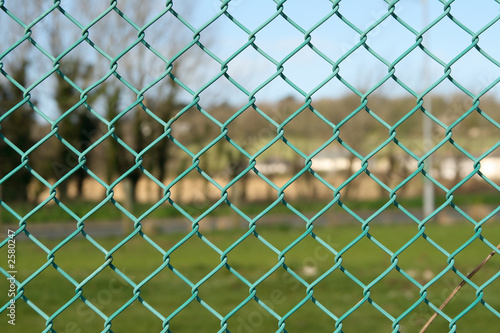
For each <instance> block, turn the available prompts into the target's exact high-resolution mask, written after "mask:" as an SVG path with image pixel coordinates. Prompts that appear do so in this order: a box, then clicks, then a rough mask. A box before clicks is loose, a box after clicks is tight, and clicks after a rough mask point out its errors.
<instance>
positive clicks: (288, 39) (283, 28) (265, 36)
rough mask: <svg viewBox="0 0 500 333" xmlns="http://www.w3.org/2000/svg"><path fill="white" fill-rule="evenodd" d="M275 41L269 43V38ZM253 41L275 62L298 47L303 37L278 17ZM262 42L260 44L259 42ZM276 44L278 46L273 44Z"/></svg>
mask: <svg viewBox="0 0 500 333" xmlns="http://www.w3.org/2000/svg"><path fill="white" fill-rule="evenodd" d="M285 13H286V9H285ZM271 36H272V38H273V39H274V40H275V41H273V42H270V38H269V37H271ZM256 38H257V40H256V41H255V42H256V43H257V44H258V45H259V47H261V48H262V50H263V51H264V52H266V53H267V54H268V55H269V56H271V57H272V58H273V59H275V60H277V61H281V60H282V59H283V58H284V57H285V56H287V55H288V54H289V53H290V52H292V51H293V50H294V49H295V48H296V47H297V46H299V45H300V44H301V43H302V41H303V39H304V37H303V35H302V34H301V33H300V31H298V30H297V29H295V28H294V27H293V26H292V25H290V24H289V23H288V22H287V21H286V20H285V19H284V18H283V17H281V16H279V17H277V18H275V19H274V20H272V21H271V22H270V23H269V24H267V25H266V26H265V27H264V28H263V29H262V30H261V31H259V33H257V35H256ZM261 40H262V41H263V42H260V41H261ZM276 42H278V45H276V44H275V43H276Z"/></svg>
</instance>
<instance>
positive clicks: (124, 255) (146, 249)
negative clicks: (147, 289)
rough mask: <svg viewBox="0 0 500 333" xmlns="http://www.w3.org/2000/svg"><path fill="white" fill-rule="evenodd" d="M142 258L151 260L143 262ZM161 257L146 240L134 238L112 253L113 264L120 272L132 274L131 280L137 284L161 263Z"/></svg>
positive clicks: (138, 237)
mask: <svg viewBox="0 0 500 333" xmlns="http://www.w3.org/2000/svg"><path fill="white" fill-rule="evenodd" d="M143 256H147V257H148V258H151V260H148V261H147V262H145V261H144V259H143V258H144V257H143ZM162 257H163V256H162V254H161V253H160V252H158V250H157V249H155V248H154V247H153V246H152V245H151V244H149V242H148V241H147V240H146V239H144V238H142V237H140V236H135V237H134V238H132V239H130V240H129V241H128V242H127V243H125V244H123V245H122V246H120V248H119V249H118V250H116V252H114V253H113V264H114V265H115V266H116V267H117V268H118V269H120V270H121V271H125V272H128V273H129V274H133V275H134V279H132V280H133V281H134V282H136V283H137V282H138V281H141V280H143V279H145V278H146V277H147V276H149V274H151V273H152V272H153V271H154V270H156V268H157V267H159V266H160V265H161V264H162V263H163V261H162ZM153 258H154V259H153Z"/></svg>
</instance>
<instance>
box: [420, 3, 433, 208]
mask: <svg viewBox="0 0 500 333" xmlns="http://www.w3.org/2000/svg"><path fill="white" fill-rule="evenodd" d="M428 18H429V9H428V7H427V0H422V20H423V23H424V26H423V28H425V26H426V25H427V24H428V21H429V20H428ZM427 44H429V37H428V36H427ZM422 63H423V68H422V81H423V82H424V90H425V89H426V88H427V86H428V85H429V83H430V79H429V62H428V58H427V55H426V54H424V59H423V61H422ZM427 96H428V97H427V98H428V99H429V103H428V104H427V106H426V110H427V112H428V113H432V99H431V96H430V93H429V94H428V95H427ZM422 136H423V148H424V149H423V151H424V152H427V151H429V150H430V149H432V147H433V140H432V119H431V118H429V117H427V116H426V115H425V114H424V115H423V121H422ZM432 167H433V157H432V155H430V156H429V157H427V159H426V163H425V166H424V170H425V171H426V172H428V173H431V172H432ZM434 196H435V194H434V184H433V183H432V182H431V181H430V180H429V179H427V178H426V177H423V191H422V202H423V207H422V208H423V213H424V217H426V216H429V215H430V214H431V213H432V212H433V211H434V209H435V207H434Z"/></svg>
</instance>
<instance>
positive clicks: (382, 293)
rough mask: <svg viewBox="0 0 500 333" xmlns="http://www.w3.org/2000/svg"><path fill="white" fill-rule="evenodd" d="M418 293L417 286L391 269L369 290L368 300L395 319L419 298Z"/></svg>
mask: <svg viewBox="0 0 500 333" xmlns="http://www.w3.org/2000/svg"><path fill="white" fill-rule="evenodd" d="M419 292H420V289H419V288H418V287H417V286H415V285H414V284H413V283H412V282H411V281H409V280H408V279H407V278H406V277H405V276H403V275H402V274H401V273H399V272H397V271H396V269H393V270H392V271H390V272H389V273H388V274H387V275H385V276H384V277H383V278H382V280H380V281H379V282H378V283H377V284H375V285H374V286H373V287H372V288H370V298H371V299H372V300H374V301H375V302H376V303H377V304H378V305H379V306H381V307H382V308H383V309H384V310H385V311H387V312H388V313H389V314H390V315H391V316H393V317H395V318H397V317H399V316H400V315H401V314H402V313H403V311H404V310H405V309H408V308H409V307H410V306H412V305H413V304H414V303H415V302H416V301H417V300H418V299H419V298H420V295H419Z"/></svg>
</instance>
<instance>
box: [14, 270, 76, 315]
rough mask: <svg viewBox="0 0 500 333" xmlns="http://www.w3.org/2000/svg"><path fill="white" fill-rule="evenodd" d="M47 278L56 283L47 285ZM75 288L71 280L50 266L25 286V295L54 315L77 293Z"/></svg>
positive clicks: (43, 309)
mask: <svg viewBox="0 0 500 333" xmlns="http://www.w3.org/2000/svg"><path fill="white" fill-rule="evenodd" d="M47 279H50V280H52V281H54V282H55V283H54V284H52V285H51V286H47V285H46V283H45V281H47ZM37 290H42V291H43V292H41V293H40V292H37ZM74 290H75V287H74V285H73V284H72V283H71V282H69V281H68V280H67V279H66V278H65V277H64V276H62V275H61V274H60V273H58V272H57V271H56V270H55V269H54V268H53V267H51V266H49V267H47V268H46V269H45V270H44V271H42V272H41V273H40V274H38V275H37V277H36V278H35V279H33V280H31V281H30V282H29V283H28V284H27V285H26V286H25V287H24V296H25V297H27V298H28V299H29V300H30V301H31V302H33V303H34V304H35V305H36V306H38V307H39V308H40V309H41V310H42V311H44V312H45V313H47V314H49V315H52V314H53V313H54V312H56V311H57V310H58V309H59V308H60V307H62V306H63V305H64V304H65V303H66V302H67V301H69V300H70V299H71V298H72V297H73V296H74V295H75V291H74Z"/></svg>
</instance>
